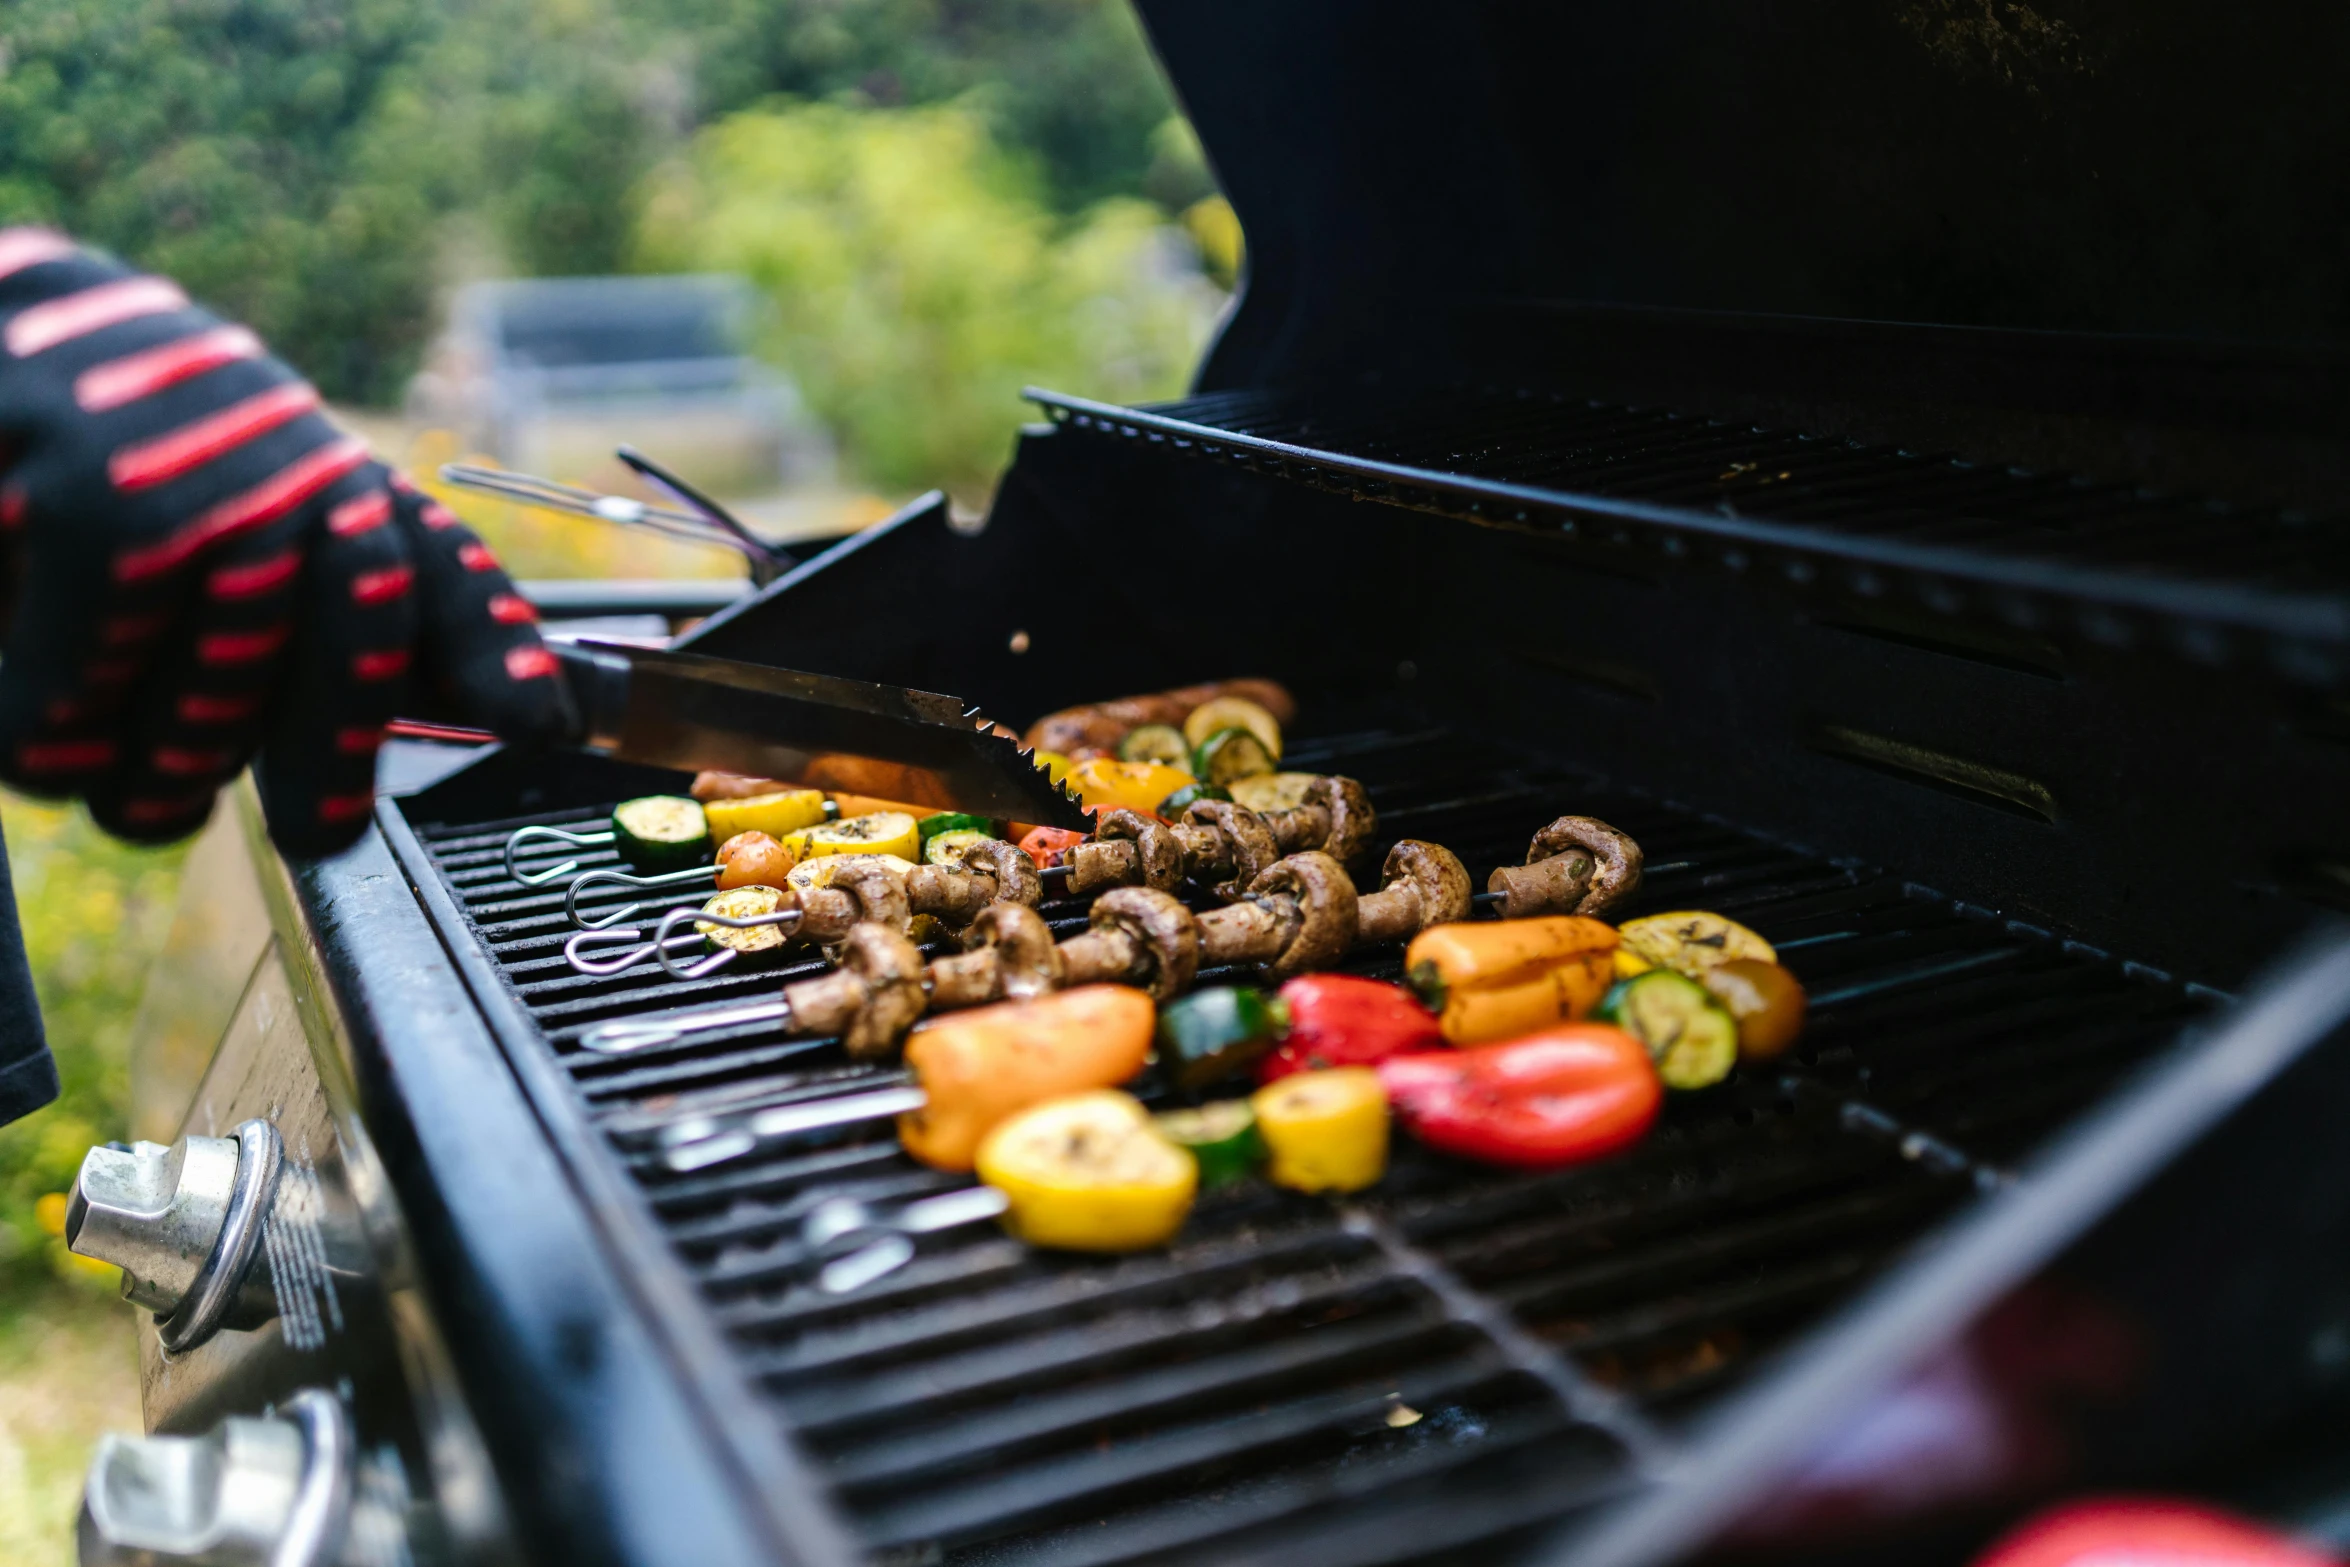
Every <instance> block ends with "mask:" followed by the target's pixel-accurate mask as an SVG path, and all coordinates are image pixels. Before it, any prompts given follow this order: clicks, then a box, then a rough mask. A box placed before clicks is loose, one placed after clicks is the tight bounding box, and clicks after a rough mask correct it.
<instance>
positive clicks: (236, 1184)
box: [65, 1121, 282, 1354]
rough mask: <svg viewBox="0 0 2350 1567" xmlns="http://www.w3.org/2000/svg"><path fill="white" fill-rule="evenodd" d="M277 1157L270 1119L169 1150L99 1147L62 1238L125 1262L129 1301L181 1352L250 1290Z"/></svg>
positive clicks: (86, 1251) (104, 1258)
mask: <svg viewBox="0 0 2350 1567" xmlns="http://www.w3.org/2000/svg"><path fill="white" fill-rule="evenodd" d="M281 1162H282V1150H281V1145H280V1144H279V1141H278V1135H277V1129H276V1128H275V1127H273V1126H271V1125H270V1124H269V1123H268V1122H267V1121H247V1122H246V1123H245V1124H244V1125H242V1126H240V1127H238V1128H237V1131H236V1135H235V1136H234V1137H233V1138H232V1137H183V1138H181V1139H180V1140H179V1141H178V1142H176V1143H174V1144H172V1145H171V1146H170V1147H169V1148H165V1147H163V1146H161V1145H160V1144H157V1143H134V1144H132V1145H131V1146H130V1147H129V1148H128V1149H124V1148H120V1147H101V1148H93V1149H91V1150H90V1151H89V1153H87V1154H86V1155H84V1156H83V1158H82V1168H81V1173H80V1174H78V1175H76V1176H75V1177H74V1183H73V1192H72V1194H71V1195H70V1196H68V1197H67V1198H66V1205H65V1244H66V1246H67V1247H68V1248H69V1249H70V1250H72V1251H74V1252H76V1253H78V1254H80V1255H81V1256H84V1257H94V1258H96V1259H97V1260H99V1261H101V1262H111V1263H113V1264H115V1265H116V1266H117V1267H119V1268H121V1269H122V1293H123V1295H124V1296H125V1298H127V1299H129V1300H131V1301H134V1302H136V1303H137V1304H139V1305H141V1306H144V1307H146V1308H147V1309H148V1310H150V1311H152V1312H154V1313H155V1318H156V1326H157V1329H158V1331H159V1332H160V1334H161V1336H162V1339H163V1347H164V1348H165V1349H166V1350H168V1351H171V1352H172V1353H174V1354H179V1353H184V1352H186V1351H188V1350H191V1349H194V1348H195V1347H196V1346H197V1345H198V1344H201V1343H203V1342H204V1341H205V1340H206V1339H208V1338H210V1337H211V1336H212V1335H213V1334H214V1333H216V1332H218V1331H219V1330H220V1328H221V1327H222V1326H223V1325H224V1324H225V1323H226V1322H227V1321H228V1319H229V1314H230V1308H231V1307H232V1306H234V1305H236V1304H237V1303H238V1298H239V1295H240V1293H241V1292H244V1291H245V1288H246V1281H247V1277H248V1275H249V1274H250V1273H251V1272H252V1268H253V1259H254V1257H255V1256H256V1255H257V1254H258V1253H259V1252H260V1250H261V1232H262V1226H263V1225H264V1224H265V1223H266V1222H267V1221H268V1217H269V1206H270V1202H271V1200H272V1199H273V1197H274V1196H275V1194H276V1190H277V1175H278V1167H279V1165H280V1163H281Z"/></svg>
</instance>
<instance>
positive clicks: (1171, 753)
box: [1118, 724, 1191, 772]
mask: <svg viewBox="0 0 2350 1567" xmlns="http://www.w3.org/2000/svg"><path fill="white" fill-rule="evenodd" d="M1118 760H1119V761H1121V762H1157V763H1159V764H1160V765H1161V766H1164V767H1180V768H1182V769H1183V770H1184V771H1185V772H1189V771H1191V742H1190V741H1188V740H1186V739H1184V738H1183V731H1182V730H1180V729H1178V728H1176V727H1175V726H1174V725H1173V724H1143V725H1141V726H1139V727H1138V728H1135V729H1133V730H1131V731H1129V732H1128V734H1127V736H1126V738H1125V739H1123V740H1121V741H1119V742H1118Z"/></svg>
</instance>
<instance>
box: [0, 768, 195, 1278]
mask: <svg viewBox="0 0 2350 1567" xmlns="http://www.w3.org/2000/svg"><path fill="white" fill-rule="evenodd" d="M0 822H4V823H5V827H6V833H7V839H8V863H9V870H10V873H11V874H12V875H13V876H14V878H15V881H16V906H17V911H18V915H19V917H20V918H21V919H22V920H23V922H24V935H25V948H26V952H27V954H28V955H29V956H30V957H31V959H32V964H33V987H34V989H35V990H36V991H38V992H39V994H40V998H41V1017H42V1021H43V1022H44V1023H45V1024H46V1026H47V1028H48V1031H49V1043H50V1047H51V1049H52V1050H53V1051H54V1052H55V1054H56V1057H57V1068H58V1075H59V1077H60V1078H61V1079H62V1080H63V1083H64V1093H63V1094H62V1095H61V1096H60V1098H59V1100H58V1102H57V1103H56V1104H54V1105H51V1106H50V1107H49V1108H48V1109H47V1110H44V1111H42V1112H41V1113H40V1114H38V1115H32V1116H28V1117H26V1118H25V1119H24V1120H21V1121H18V1122H16V1123H14V1124H13V1125H10V1126H7V1127H0V1286H5V1285H7V1284H8V1282H9V1280H10V1278H11V1276H16V1277H18V1278H21V1277H22V1276H23V1275H25V1274H26V1273H28V1272H46V1271H48V1270H49V1269H50V1268H51V1267H52V1266H54V1265H56V1263H57V1260H58V1259H57V1257H56V1256H55V1255H53V1253H54V1252H55V1251H57V1250H59V1249H60V1248H57V1247H55V1246H54V1244H53V1243H52V1242H51V1241H50V1240H49V1239H48V1238H47V1237H46V1236H44V1234H43V1232H42V1229H41V1226H40V1224H39V1221H38V1219H37V1217H36V1209H37V1207H38V1205H39V1202H40V1199H41V1198H42V1197H44V1196H46V1195H48V1194H50V1193H53V1192H61V1191H63V1190H65V1189H66V1187H68V1186H70V1185H71V1184H72V1183H73V1176H74V1171H75V1170H76V1169H78V1168H80V1166H81V1162H82V1155H83V1154H84V1153H86V1152H88V1151H89V1148H90V1145H91V1144H92V1143H101V1142H105V1141H106V1140H107V1139H109V1138H114V1137H120V1136H122V1135H123V1130H124V1127H125V1125H126V1124H127V1121H128V1112H127V1109H126V1105H127V1101H128V1094H127V1086H128V1085H127V1083H126V1079H125V1054H126V1051H127V1050H128V1048H129V1043H130V1028H131V1020H132V1017H133V1015H134V1014H135V1013H136V1012H137V1010H138V1004H139V992H140V989H141V988H142V986H143V985H144V983H145V980H146V972H147V966H148V964H149V962H150V961H151V960H152V959H153V957H154V955H155V952H156V950H157V949H158V948H159V947H160V946H161V945H162V942H163V936H164V932H165V931H166V930H167V929H168V928H169V926H170V923H171V909H172V901H173V898H174V897H175V896H176V894H177V892H178V887H179V869H180V861H181V859H182V858H183V857H184V852H185V846H184V845H183V846H180V847H176V848H169V849H141V848H133V847H132V846H130V845H128V844H124V843H118V842H116V841H115V840H114V839H112V838H109V837H107V836H106V835H105V834H104V833H101V832H100V831H98V829H97V828H96V827H94V826H92V825H91V823H90V819H89V817H88V816H86V815H84V814H83V813H82V812H81V810H80V809H78V808H75V809H71V810H67V809H64V808H61V807H57V806H49V805H41V804H37V803H34V802H32V801H28V800H20V799H18V798H16V797H14V796H0Z"/></svg>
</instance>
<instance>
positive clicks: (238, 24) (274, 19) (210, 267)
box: [0, 0, 436, 396]
mask: <svg viewBox="0 0 2350 1567" xmlns="http://www.w3.org/2000/svg"><path fill="white" fill-rule="evenodd" d="M6 15H7V21H6V26H5V29H4V31H0V222H12V221H24V220H28V219H29V220H43V221H48V222H53V223H57V224H60V225H62V226H63V227H65V228H67V229H69V230H71V231H73V232H75V233H76V234H79V235H82V236H85V237H87V238H89V239H92V240H94V241H97V242H98V243H100V244H104V245H107V246H110V247H112V248H114V249H115V250H117V251H119V252H121V253H122V254H124V255H126V256H130V257H132V258H135V259H136V260H137V261H138V262H139V263H140V264H142V265H144V266H150V267H154V268H156V269H158V270H160V271H163V272H167V273H169V274H171V275H172V276H175V277H177V278H180V279H181V280H183V281H184V282H185V283H186V284H187V285H188V287H189V288H190V289H191V290H192V291H193V292H194V293H196V294H197V295H198V296H200V297H201V298H203V299H205V300H206V301H207V302H209V303H212V304H214V305H215V306H217V307H218V308H220V309H222V310H224V311H226V312H228V313H230V314H232V315H235V316H238V317H241V318H243V319H246V320H249V321H251V322H253V323H254V324H255V325H256V326H258V327H259V328H260V329H261V330H262V331H263V332H264V333H266V334H267V335H268V336H269V337H270V338H271V339H272V340H273V341H276V342H278V343H280V344H282V345H284V347H285V348H286V349H287V350H288V351H289V352H290V353H292V354H293V355H294V356H296V357H297V358H298V359H300V361H301V362H302V364H303V365H304V367H305V368H307V369H308V370H309V371H310V372H311V373H312V374H313V375H314V376H316V377H317V378H318V379H319V380H320V381H321V382H322V383H323V384H325V385H326V386H327V387H329V388H330V389H331V390H333V391H335V392H337V393H339V394H341V395H344V396H366V395H384V394H387V393H388V392H389V391H390V390H391V388H392V386H393V385H394V384H395V378H396V376H397V375H398V374H399V373H400V371H401V370H402V369H404V361H405V356H406V353H407V351H408V350H409V348H410V347H411V346H412V345H413V344H414V343H415V342H416V341H417V340H418V338H419V337H420V335H421V334H422V332H423V330H424V327H425V317H426V310H427V307H428V305H429V303H430V298H431V279H432V260H433V236H432V233H431V230H430V228H429V220H430V218H431V216H432V213H431V211H430V210H429V208H428V207H427V206H426V205H425V204H424V203H422V202H420V201H419V199H418V193H417V191H416V190H415V189H414V188H413V184H412V182H409V181H406V180H400V179H394V180H380V179H367V178H357V179H355V178H352V177H350V176H351V173H352V169H353V164H354V162H355V161H364V160H365V159H366V157H367V151H366V149H367V143H368V121H369V116H370V111H371V109H372V107H373V106H374V104H375V102H376V99H377V97H378V95H379V93H380V92H381V89H382V87H383V85H384V83H385V81H386V79H387V78H388V77H389V76H390V75H391V74H393V73H394V72H396V71H397V70H398V69H399V67H400V65H401V63H402V62H403V61H404V60H406V59H408V58H409V57H410V56H411V55H412V54H413V52H414V51H415V49H416V47H417V46H418V45H419V44H420V43H421V42H422V41H423V40H424V38H425V37H426V36H427V35H429V33H430V32H431V31H432V30H433V28H434V26H435V20H436V19H435V13H434V11H433V9H432V8H431V7H430V6H428V5H422V4H418V3H415V0H347V3H323V4H322V3H305V0H108V3H106V4H103V5H92V4H88V3H84V0H10V3H9V5H8V7H7V13H6Z"/></svg>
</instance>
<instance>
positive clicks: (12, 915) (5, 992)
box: [0, 843, 57, 1126]
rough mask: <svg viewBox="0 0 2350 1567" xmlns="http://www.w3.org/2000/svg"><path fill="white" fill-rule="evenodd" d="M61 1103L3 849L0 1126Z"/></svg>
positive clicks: (0, 887) (0, 868) (0, 874)
mask: <svg viewBox="0 0 2350 1567" xmlns="http://www.w3.org/2000/svg"><path fill="white" fill-rule="evenodd" d="M56 1097H57V1063H56V1062H55V1061H52V1060H51V1059H50V1058H49V1039H48V1036H47V1035H46V1034H44V1033H43V1032H42V1031H41V1007H40V1003H39V1002H37V1001H35V1000H34V999H33V970H32V965H31V964H30V963H28V962H26V961H25V954H24V927H23V926H22V925H20V924H19V923H18V922H17V918H16V884H15V882H14V880H13V879H12V878H11V877H10V875H9V872H8V852H7V845H6V844H4V843H0V1126H6V1125H7V1124H8V1123H9V1122H11V1121H13V1120H16V1119H17V1118H18V1117H19V1116H27V1115H31V1114H32V1113H33V1112H34V1111H35V1110H38V1109H40V1108H41V1106H43V1105H45V1104H47V1103H48V1102H49V1101H50V1100H52V1099H55V1098H56Z"/></svg>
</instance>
